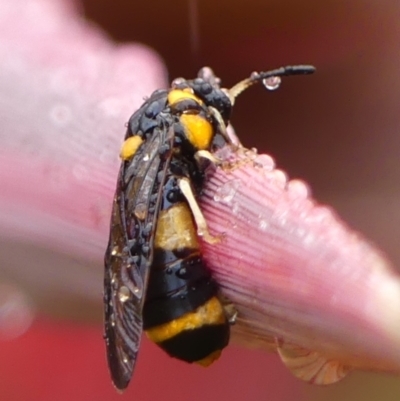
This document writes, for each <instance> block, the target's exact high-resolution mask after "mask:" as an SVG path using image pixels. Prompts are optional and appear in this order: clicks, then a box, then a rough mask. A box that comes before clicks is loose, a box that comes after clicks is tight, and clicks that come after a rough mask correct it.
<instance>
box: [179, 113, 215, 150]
mask: <svg viewBox="0 0 400 401" xmlns="http://www.w3.org/2000/svg"><path fill="white" fill-rule="evenodd" d="M179 120H180V122H181V124H182V125H183V128H184V129H185V134H186V137H187V138H188V140H189V141H190V143H191V144H192V145H193V146H194V147H195V148H196V149H199V150H204V149H208V148H209V147H210V143H211V140H212V137H213V128H212V125H211V124H210V122H209V121H207V120H206V119H205V118H204V117H202V116H201V115H200V114H182V115H181V116H180V118H179Z"/></svg>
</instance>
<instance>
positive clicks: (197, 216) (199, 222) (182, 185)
mask: <svg viewBox="0 0 400 401" xmlns="http://www.w3.org/2000/svg"><path fill="white" fill-rule="evenodd" d="M178 185H179V189H180V190H181V192H182V194H183V196H184V197H185V198H186V200H187V202H188V204H189V207H190V210H191V212H192V213H193V217H194V220H195V222H196V226H197V234H198V235H199V236H200V237H202V238H203V239H204V241H206V242H208V243H209V244H216V243H218V242H220V241H221V237H222V235H218V236H213V235H211V234H210V232H209V231H208V226H207V222H206V219H205V217H204V216H203V213H202V211H201V210H200V207H199V205H198V203H197V201H196V198H195V196H194V193H193V190H192V187H191V185H190V181H189V179H188V178H186V177H183V178H180V179H179V181H178Z"/></svg>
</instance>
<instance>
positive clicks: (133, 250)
mask: <svg viewBox="0 0 400 401" xmlns="http://www.w3.org/2000/svg"><path fill="white" fill-rule="evenodd" d="M173 136H174V133H173V130H172V129H169V130H168V131H167V130H165V129H160V128H156V129H155V130H154V131H153V133H152V135H151V136H150V137H149V138H148V139H146V140H145V142H144V143H143V144H142V145H141V146H140V148H139V149H138V151H137V152H136V154H135V155H134V157H133V158H132V160H130V161H126V162H123V163H122V166H121V169H120V173H119V177H118V184H117V190H116V194H115V197H114V202H113V210H112V216H111V229H110V239H109V243H108V247H107V251H106V254H105V276H104V308H105V310H104V313H105V334H104V337H105V341H106V346H107V358H108V365H109V368H110V372H111V376H112V380H113V382H114V385H115V386H116V387H117V388H118V389H119V390H123V389H125V388H126V387H127V386H128V384H129V381H130V379H131V376H132V373H133V369H134V367H135V362H136V358H137V353H138V350H139V345H140V338H141V334H142V327H143V322H142V309H143V303H144V300H145V295H146V287H147V280H148V276H149V270H150V269H149V268H150V265H151V261H152V255H153V252H152V244H153V237H154V232H155V228H156V223H157V221H156V220H157V216H158V210H159V207H160V205H159V203H160V199H161V193H162V187H163V183H164V178H165V174H166V172H167V169H168V166H169V163H170V159H171V153H172V145H173Z"/></svg>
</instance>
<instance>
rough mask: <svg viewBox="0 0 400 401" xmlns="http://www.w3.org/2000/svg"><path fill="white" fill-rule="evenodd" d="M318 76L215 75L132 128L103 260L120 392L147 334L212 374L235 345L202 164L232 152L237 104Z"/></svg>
mask: <svg viewBox="0 0 400 401" xmlns="http://www.w3.org/2000/svg"><path fill="white" fill-rule="evenodd" d="M313 71H314V67H312V66H301V65H300V66H289V67H283V68H280V69H277V70H273V71H268V72H262V73H253V74H252V75H251V76H250V77H249V78H247V79H245V80H244V81H242V82H240V83H238V84H237V85H235V86H234V87H233V88H231V89H230V90H225V89H221V88H220V87H219V79H218V78H216V77H215V76H214V75H213V73H212V71H211V70H210V69H209V68H203V69H202V70H200V73H199V75H198V78H195V79H193V80H185V79H183V78H179V79H176V80H174V81H173V83H172V85H171V88H170V89H168V90H157V91H155V92H154V93H153V94H152V95H151V96H150V98H149V99H148V100H146V101H145V102H144V104H143V105H142V107H141V108H140V109H139V110H137V111H136V112H135V113H134V114H133V115H132V117H131V118H130V120H129V123H128V129H127V133H126V135H125V141H124V144H123V146H122V150H121V155H120V156H121V159H122V165H121V168H120V171H119V176H118V182H117V189H116V193H115V197H114V202H113V210H112V216H111V229H110V238H109V243H108V247H107V251H106V254H105V278H104V288H105V289H104V304H105V341H106V346H107V357H108V364H109V368H110V371H111V376H112V380H113V382H114V384H115V386H116V387H117V388H118V389H120V390H122V389H124V388H126V387H127V385H128V384H129V381H130V379H131V376H132V372H133V369H134V366H135V362H136V358H137V353H138V350H139V345H140V338H141V334H142V330H145V332H146V333H147V335H148V337H149V338H150V339H151V340H153V341H154V342H156V343H157V344H158V345H159V346H160V347H161V348H163V349H164V350H165V351H166V352H167V353H168V354H169V355H171V356H173V357H176V358H179V359H181V360H184V361H187V362H197V363H199V364H202V365H205V366H207V365H209V364H210V363H212V362H213V361H214V360H215V359H217V358H218V356H219V354H220V353H221V350H222V349H223V348H224V347H225V346H226V345H227V344H228V342H229V333H230V328H229V325H230V323H229V317H228V316H227V313H226V312H225V309H224V306H223V304H222V303H221V301H220V299H219V297H218V292H217V291H218V286H217V283H216V282H215V281H214V280H213V278H212V276H211V274H210V271H209V270H208V268H207V266H205V264H204V261H203V259H202V255H201V250H200V245H199V240H198V236H201V237H203V239H204V240H205V241H208V242H215V241H217V240H218V239H216V238H215V237H212V236H211V235H210V234H209V233H208V230H207V224H206V221H205V219H204V218H203V216H202V213H201V210H200V208H199V207H198V205H197V202H196V197H197V195H199V193H200V192H201V189H202V185H203V179H204V176H203V169H202V168H201V167H200V166H201V165H204V163H202V164H201V163H199V160H200V159H201V158H205V159H209V160H211V162H215V161H216V159H215V158H214V157H213V156H212V153H213V152H214V151H216V150H217V149H219V148H221V147H222V146H225V145H227V144H230V145H231V146H234V145H233V144H232V143H231V140H230V139H229V136H228V135H227V132H226V126H227V125H228V123H229V120H230V116H231V111H232V107H233V103H234V99H235V97H236V96H237V95H238V94H240V93H241V92H242V91H243V90H244V89H246V88H247V87H249V86H251V85H252V84H254V83H257V82H264V84H267V83H268V80H269V79H271V78H272V79H273V78H274V77H279V76H283V75H295V74H309V73H312V72H313Z"/></svg>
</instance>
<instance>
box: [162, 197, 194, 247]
mask: <svg viewBox="0 0 400 401" xmlns="http://www.w3.org/2000/svg"><path fill="white" fill-rule="evenodd" d="M154 246H155V247H156V248H161V249H165V250H167V251H175V250H178V249H182V248H189V249H198V248H199V242H198V239H197V233H196V229H195V226H194V223H193V217H192V213H191V212H190V209H189V207H188V206H187V204H186V203H183V202H181V203H176V204H175V205H174V206H172V207H170V208H169V209H166V210H162V211H161V212H160V214H159V216H158V221H157V230H156V235H155V238H154Z"/></svg>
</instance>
